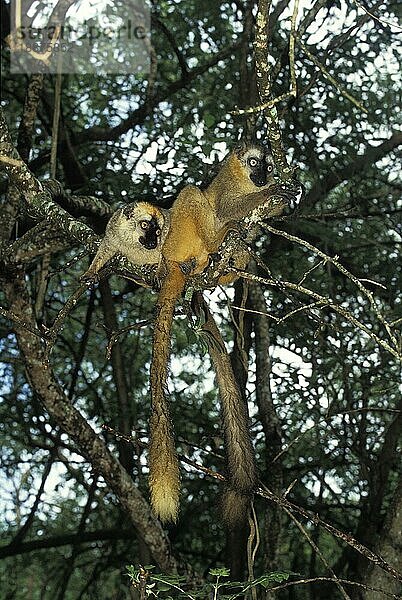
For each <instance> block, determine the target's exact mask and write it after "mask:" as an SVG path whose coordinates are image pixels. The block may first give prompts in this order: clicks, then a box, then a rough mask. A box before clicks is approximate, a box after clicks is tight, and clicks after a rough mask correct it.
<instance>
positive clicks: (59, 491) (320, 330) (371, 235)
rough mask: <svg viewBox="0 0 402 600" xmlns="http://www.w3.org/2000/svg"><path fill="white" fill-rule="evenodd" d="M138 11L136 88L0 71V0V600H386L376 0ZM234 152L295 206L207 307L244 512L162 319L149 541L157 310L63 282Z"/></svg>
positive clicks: (397, 340) (385, 246) (395, 82)
mask: <svg viewBox="0 0 402 600" xmlns="http://www.w3.org/2000/svg"><path fill="white" fill-rule="evenodd" d="M28 4H29V3H28ZM39 4H40V3H39ZM73 4H74V2H71V1H70V2H63V1H60V2H59V3H58V9H59V13H57V11H56V10H55V11H54V14H53V18H54V19H55V22H56V23H58V22H60V20H61V18H62V15H64V14H66V12H67V11H68V10H69V8H70V7H71V6H72V5H73ZM112 4H114V5H120V7H121V6H122V5H121V4H120V3H119V2H116V3H112ZM129 4H130V3H128V7H127V11H129ZM151 5H152V7H151V8H150V12H151V32H152V35H151V38H150V41H149V48H148V51H149V56H150V68H149V70H147V71H141V70H139V71H138V72H133V73H128V74H127V73H126V72H125V71H123V72H122V73H115V74H110V73H102V63H101V62H100V63H99V65H97V70H98V71H99V73H97V72H96V70H95V73H92V74H87V73H86V72H85V69H84V68H83V67H84V65H83V64H78V65H77V69H76V71H75V72H72V73H59V74H57V73H56V74H54V73H48V72H47V71H46V65H43V69H41V68H38V69H37V72H34V73H29V72H28V73H13V72H12V70H10V55H11V54H12V48H11V49H10V37H9V35H10V18H9V13H10V6H11V5H10V3H9V2H8V1H6V0H2V2H1V9H2V38H3V39H2V58H1V61H2V73H3V78H2V100H1V110H2V113H1V115H0V172H1V180H0V187H1V199H0V217H1V232H0V279H1V288H0V349H1V360H0V371H1V387H0V394H1V395H0V399H1V400H0V415H1V416H0V423H1V426H0V430H1V434H0V435H1V447H2V452H1V475H0V486H1V500H0V505H1V508H2V511H1V512H2V519H1V522H0V531H1V538H2V542H1V546H0V557H1V559H2V560H1V562H0V581H1V584H0V585H1V589H2V590H3V591H2V597H4V598H9V599H16V600H22V599H26V598H32V599H42V598H43V599H49V600H50V599H52V600H53V599H54V598H57V599H58V600H62V599H64V598H65V599H68V600H70V599H71V600H73V599H74V600H75V599H79V598H83V599H84V598H97V599H99V600H103V599H105V600H106V599H110V598H131V597H132V598H140V599H142V598H147V597H152V596H151V592H152V593H154V594H157V597H160V598H169V597H171V598H189V597H195V596H196V593H197V592H195V591H194V590H197V589H198V597H200V598H207V597H214V598H223V597H225V598H226V597H227V598H232V597H233V598H234V597H239V596H235V594H236V593H237V592H239V594H240V591H241V590H242V588H233V590H234V591H231V589H230V588H229V587H228V586H227V587H222V588H219V590H217V589H215V591H214V590H213V588H212V587H211V590H210V591H207V588H206V587H203V585H206V584H208V583H209V584H211V585H212V583H213V582H214V581H215V582H216V577H217V578H218V580H219V582H220V583H225V581H226V582H227V581H229V580H232V581H246V580H250V581H251V580H256V584H255V586H254V585H253V586H251V588H250V590H249V591H246V592H244V589H243V593H245V594H246V597H250V598H253V600H255V598H264V599H265V598H267V599H272V598H281V599H282V598H283V599H289V600H290V599H297V600H304V599H307V598H312V599H317V600H320V599H322V600H324V599H327V598H334V599H337V598H352V599H357V598H360V599H364V600H375V599H377V598H379V599H380V598H383V597H384V598H396V597H398V596H397V594H399V593H400V592H401V589H400V581H401V579H399V581H398V571H399V572H401V571H402V555H401V543H400V537H399V540H398V535H399V536H400V534H401V529H402V526H401V499H402V487H401V476H400V473H401V470H400V458H399V457H400V448H399V447H398V442H399V438H400V430H401V421H402V412H401V411H402V402H401V358H402V354H401V323H402V304H401V297H402V296H401V288H402V274H401V271H402V261H401V258H400V255H401V253H400V249H401V243H402V239H401V236H402V227H401V214H402V201H401V189H402V184H401V181H400V179H399V174H400V164H399V163H398V154H397V151H398V148H399V146H400V144H401V142H402V135H401V133H400V130H398V127H400V98H399V99H398V95H399V93H400V72H399V65H398V53H400V45H398V41H397V40H398V38H397V34H398V31H400V27H399V26H398V25H397V15H396V11H397V5H396V3H394V2H392V0H389V1H388V0H386V1H385V2H374V3H367V2H365V1H362V2H360V1H359V2H358V1H357V0H339V1H336V2H328V1H327V0H312V1H311V2H305V3H304V2H302V3H300V5H299V6H298V4H297V2H296V3H293V2H289V1H288V0H277V1H276V2H272V4H271V2H268V1H267V0H260V1H259V2H256V1H254V0H251V1H249V0H235V1H234V2H221V1H214V2H210V1H208V2H202V3H201V2H196V1H195V0H180V1H178V0H166V1H160V2H151ZM35 10H36V9H35ZM56 13H57V14H56ZM29 14H30V18H32V19H33V17H32V13H29ZM133 14H134V13H133ZM57 19H59V20H57ZM7 36H8V37H7ZM125 59H126V60H129V57H127V56H126V57H125ZM40 62H41V61H40V60H39V62H38V64H39V65H40ZM98 67H99V68H98ZM41 71H43V72H41ZM245 136H255V137H256V138H257V139H259V140H260V141H261V142H263V143H265V144H269V145H270V147H271V149H272V152H273V155H274V158H275V159H276V164H277V169H278V174H279V175H280V176H281V177H282V178H284V179H285V180H286V178H288V177H290V175H294V177H296V178H297V179H298V180H299V181H300V182H301V183H302V184H303V187H304V190H305V191H304V194H303V197H302V199H301V201H300V204H299V206H298V208H297V210H296V211H295V212H294V213H293V214H291V215H287V216H284V217H278V218H276V219H272V220H268V221H264V222H262V223H261V229H260V233H259V236H258V239H257V241H256V243H255V244H254V246H253V249H252V261H251V263H250V265H249V268H248V269H247V272H246V273H241V274H240V275H241V276H240V277H239V280H238V281H237V282H236V284H235V285H234V286H232V287H218V288H217V289H215V290H207V291H205V292H204V296H205V298H206V302H207V304H208V305H209V308H210V310H211V312H212V314H213V315H214V318H215V320H216V322H217V323H218V325H219V328H220V331H221V334H222V337H223V339H224V342H225V344H226V347H227V349H228V351H229V353H230V359H231V363H232V366H233V370H234V373H235V375H236V380H237V383H238V385H239V386H240V389H241V391H242V394H243V396H244V399H245V401H247V404H248V410H249V414H250V435H251V438H252V442H253V445H254V448H255V453H256V458H257V465H258V469H259V475H260V487H259V489H258V491H257V493H256V495H255V498H254V503H253V514H254V518H253V519H251V521H250V523H249V525H248V526H247V528H244V529H241V530H235V531H231V532H227V531H225V528H224V526H223V525H222V522H221V518H220V510H219V506H220V495H221V492H222V481H221V479H220V478H219V476H224V474H225V461H224V451H223V440H222V434H221V420H220V401H219V394H218V390H217V388H216V384H215V380H214V371H213V365H211V359H210V357H209V354H208V350H207V345H206V341H205V335H204V334H203V332H202V327H201V328H200V327H199V323H197V322H195V320H194V319H193V318H191V317H189V314H188V312H189V310H188V306H187V304H186V301H183V303H182V304H181V305H179V306H178V307H177V311H176V317H175V321H174V330H173V336H172V360H171V365H170V378H169V397H170V401H171V410H172V418H173V421H174V423H175V430H176V436H177V439H176V443H177V448H178V452H179V455H180V459H181V469H182V494H181V510H180V517H179V521H178V523H177V524H175V525H172V526H169V527H165V528H162V527H161V525H160V523H159V522H158V521H157V520H156V519H155V517H154V516H153V514H152V512H151V508H150V505H149V492H148V484H147V473H148V470H147V461H146V457H147V441H148V419H149V414H150V395H149V365H150V360H151V351H152V324H153V316H154V306H155V299H156V294H155V291H154V290H153V289H151V287H149V286H141V285H139V284H138V272H136V271H135V270H133V269H132V268H131V267H130V265H128V264H127V263H126V262H124V261H115V262H114V263H113V265H112V267H111V268H110V269H109V270H108V272H107V273H106V275H105V276H104V277H103V278H102V279H101V280H100V282H99V285H95V286H92V287H89V286H86V285H85V284H82V283H81V282H80V276H81V275H82V274H83V273H84V271H85V270H86V269H87V267H88V264H89V262H90V259H91V256H93V254H94V252H95V251H96V248H97V244H98V242H99V239H100V237H99V236H101V235H103V233H104V230H105V226H106V224H107V221H108V219H109V218H110V216H111V214H112V213H113V211H114V210H115V209H116V208H118V207H119V206H122V205H123V204H124V203H128V202H133V201H135V200H144V199H146V200H149V201H151V202H154V203H156V204H157V205H158V206H163V207H170V206H171V205H172V202H173V201H174V198H175V196H176V195H177V193H178V192H179V191H180V190H181V189H182V188H183V187H184V186H185V185H187V184H189V183H190V184H195V185H201V184H202V183H203V182H205V180H206V179H207V178H208V176H209V175H210V173H211V171H212V170H213V169H214V168H215V166H216V164H217V163H218V162H220V161H221V160H222V158H223V156H224V155H225V154H226V152H227V151H228V149H230V148H233V147H234V146H235V145H236V143H237V142H238V140H239V139H240V138H242V137H243V138H244V137H245ZM52 150H53V152H52ZM56 151H57V155H55V152H56ZM281 153H282V154H281ZM55 157H56V160H55ZM284 157H286V161H285V162H281V161H283V160H284V159H285V158H284ZM287 165H289V167H291V168H289V169H288V170H287ZM147 281H148V283H149V279H147ZM129 565H132V568H131V579H130V578H129V577H128V576H127V573H126V567H127V566H129ZM139 565H141V566H142V567H145V571H139V568H140V567H139ZM147 565H155V569H154V570H152V569H147V567H146V566H147ZM223 567H226V568H228V569H230V571H231V573H230V577H224V574H225V572H221V571H219V568H223ZM210 569H212V570H213V569H218V572H216V571H212V574H208V573H209V571H210ZM141 573H142V575H141ZM156 573H163V574H165V575H170V576H172V577H176V576H177V574H180V575H181V576H183V581H182V580H180V584H179V583H178V582H179V579H173V580H172V581H171V582H170V583H169V581H168V582H167V583H166V580H165V583H164V584H162V583H161V582H160V581H158V580H157V577H156ZM222 573H223V574H222ZM269 574H271V575H269ZM152 577H155V579H152ZM147 578H148V579H147ZM214 578H215V579H214ZM258 578H260V580H259V579H258ZM399 578H401V575H400V574H399ZM132 581H134V583H135V585H132ZM144 581H147V582H148V584H149V585H150V584H151V583H155V586H156V587H154V588H146V583H144ZM258 581H259V583H258V585H257V582H258ZM141 582H142V583H141ZM220 583H219V585H220ZM148 584H147V585H148ZM275 587H277V588H278V589H277V591H273V588H275ZM178 588H180V589H181V590H182V591H180V590H179V589H178ZM152 590H153V591H152ZM163 590H165V591H163ZM239 590H240V591H239ZM208 594H210V595H208ZM214 594H215V595H214ZM247 594H249V596H247Z"/></svg>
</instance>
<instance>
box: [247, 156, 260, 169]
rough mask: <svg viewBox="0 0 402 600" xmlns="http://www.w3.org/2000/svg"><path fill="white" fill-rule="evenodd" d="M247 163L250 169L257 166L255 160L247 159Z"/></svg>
mask: <svg viewBox="0 0 402 600" xmlns="http://www.w3.org/2000/svg"><path fill="white" fill-rule="evenodd" d="M247 162H248V164H249V165H250V167H256V166H257V165H258V160H257V159H256V158H249V159H248V161H247Z"/></svg>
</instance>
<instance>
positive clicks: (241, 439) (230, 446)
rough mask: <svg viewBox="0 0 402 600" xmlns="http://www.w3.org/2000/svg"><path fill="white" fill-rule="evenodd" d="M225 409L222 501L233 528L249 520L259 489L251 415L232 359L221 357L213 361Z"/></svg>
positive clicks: (223, 409) (223, 411)
mask: <svg viewBox="0 0 402 600" xmlns="http://www.w3.org/2000/svg"><path fill="white" fill-rule="evenodd" d="M214 363H215V370H216V379H217V382H218V386H219V393H220V398H221V405H222V421H223V433H224V439H225V447H226V460H227V471H228V484H227V486H226V490H225V492H224V494H223V498H222V512H223V518H224V520H225V522H226V525H227V526H228V527H229V528H234V527H236V526H237V525H240V524H242V523H243V522H244V521H245V519H246V518H247V514H248V508H249V506H250V501H251V498H252V496H253V493H254V491H255V489H256V487H257V481H258V477H257V467H256V464H255V457H254V449H253V445H252V443H251V438H250V432H249V428H248V421H249V418H248V411H247V405H246V402H245V400H244V399H243V397H242V395H241V393H240V390H239V387H238V385H237V382H236V380H235V376H234V373H233V369H232V365H231V363H230V358H229V355H228V354H226V353H220V355H219V361H216V360H214Z"/></svg>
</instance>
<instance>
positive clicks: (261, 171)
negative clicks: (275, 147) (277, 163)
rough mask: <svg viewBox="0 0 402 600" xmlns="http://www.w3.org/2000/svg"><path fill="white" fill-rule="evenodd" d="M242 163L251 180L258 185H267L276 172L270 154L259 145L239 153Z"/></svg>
mask: <svg viewBox="0 0 402 600" xmlns="http://www.w3.org/2000/svg"><path fill="white" fill-rule="evenodd" d="M238 158H239V160H240V162H241V164H242V165H243V166H244V168H245V169H246V171H247V173H248V176H249V177H250V179H251V181H252V182H253V183H254V185H255V186H257V187H263V186H264V185H267V183H268V179H269V178H270V177H272V174H273V172H274V164H273V161H272V157H271V155H270V154H268V153H266V152H264V150H263V149H262V148H259V147H258V146H255V147H253V146H252V147H251V148H246V149H245V150H242V151H240V152H239V154H238Z"/></svg>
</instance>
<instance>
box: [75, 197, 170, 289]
mask: <svg viewBox="0 0 402 600" xmlns="http://www.w3.org/2000/svg"><path fill="white" fill-rule="evenodd" d="M169 223H170V213H169V211H168V210H166V209H163V208H158V207H157V206H154V205H153V204H150V203H149V202H132V203H131V204H127V205H126V206H124V207H123V208H119V209H118V210H116V212H114V213H113V215H112V216H111V218H110V220H109V222H108V224H107V226H106V231H105V235H104V238H103V239H102V241H101V243H100V245H99V248H98V251H97V253H96V255H95V258H94V259H93V261H92V263H91V264H90V266H89V268H88V270H87V271H86V272H85V273H84V274H83V275H82V277H81V279H82V280H84V281H85V280H91V279H94V278H95V277H96V276H97V274H98V273H99V271H100V269H101V268H102V267H103V266H104V265H105V263H106V262H107V261H108V260H110V259H111V258H113V257H114V256H115V255H116V254H121V255H122V256H125V257H126V258H128V260H129V261H130V262H132V263H133V264H134V265H154V264H157V265H159V263H160V261H161V256H162V255H161V246H162V244H163V242H164V241H165V239H166V236H167V233H168V230H169Z"/></svg>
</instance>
